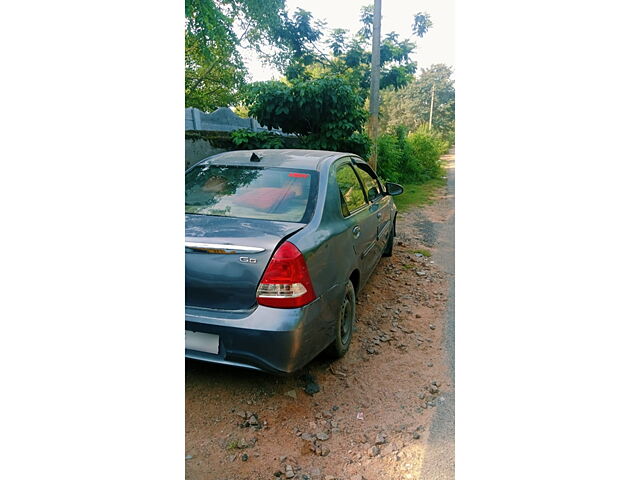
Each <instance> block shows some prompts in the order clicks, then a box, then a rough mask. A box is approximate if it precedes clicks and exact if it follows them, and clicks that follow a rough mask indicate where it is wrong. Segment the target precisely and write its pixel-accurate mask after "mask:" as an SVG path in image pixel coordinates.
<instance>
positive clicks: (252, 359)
mask: <svg viewBox="0 0 640 480" xmlns="http://www.w3.org/2000/svg"><path fill="white" fill-rule="evenodd" d="M338 290H339V289H332V290H331V291H330V292H329V293H328V294H325V295H323V296H322V297H321V298H318V299H316V300H315V301H313V302H312V303H310V304H308V305H305V306H304V307H301V308H291V309H283V308H271V307H264V306H262V305H258V306H257V307H256V308H254V309H253V310H250V311H241V312H239V311H224V310H209V309H203V308H196V307H189V306H187V307H186V311H185V330H186V331H191V332H200V333H210V334H214V335H218V338H219V345H218V353H217V354H213V353H207V352H202V351H196V350H191V349H187V348H185V356H186V357H187V358H192V359H196V360H201V361H205V362H212V363H220V364H226V365H233V366H239V367H245V368H252V369H257V370H263V371H266V372H271V373H291V372H295V371H296V370H299V369H300V368H302V367H303V366H304V365H306V364H307V363H308V362H309V361H311V360H312V359H313V358H314V357H315V356H316V355H317V354H318V353H320V352H321V351H322V350H323V349H324V348H326V347H327V345H329V343H330V342H331V341H332V340H333V338H334V336H335V332H334V325H335V323H334V322H335V312H337V305H338V303H337V302H338V297H337V295H336V293H337V291H338ZM332 312H333V313H332Z"/></svg>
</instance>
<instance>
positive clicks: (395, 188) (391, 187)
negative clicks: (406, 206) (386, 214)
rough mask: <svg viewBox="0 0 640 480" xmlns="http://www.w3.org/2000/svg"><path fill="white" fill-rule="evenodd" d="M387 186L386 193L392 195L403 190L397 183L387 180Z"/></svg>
mask: <svg viewBox="0 0 640 480" xmlns="http://www.w3.org/2000/svg"><path fill="white" fill-rule="evenodd" d="M385 187H387V193H388V194H389V195H391V196H393V197H395V196H396V195H401V194H402V193H403V192H404V187H403V186H402V185H398V184H397V183H391V182H387V183H386V184H385Z"/></svg>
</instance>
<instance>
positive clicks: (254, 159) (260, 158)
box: [251, 152, 262, 162]
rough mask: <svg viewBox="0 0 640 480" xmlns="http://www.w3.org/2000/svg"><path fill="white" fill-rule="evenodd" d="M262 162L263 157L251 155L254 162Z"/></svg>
mask: <svg viewBox="0 0 640 480" xmlns="http://www.w3.org/2000/svg"><path fill="white" fill-rule="evenodd" d="M260 160H262V157H259V156H258V155H257V154H256V152H253V153H252V154H251V161H252V162H259V161H260Z"/></svg>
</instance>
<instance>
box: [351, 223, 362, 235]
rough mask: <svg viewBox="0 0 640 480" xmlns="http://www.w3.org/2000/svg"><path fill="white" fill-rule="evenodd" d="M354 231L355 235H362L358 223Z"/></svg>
mask: <svg viewBox="0 0 640 480" xmlns="http://www.w3.org/2000/svg"><path fill="white" fill-rule="evenodd" d="M352 232H353V237H354V238H358V237H359V236H360V227H359V226H358V225H356V226H355V227H353V230H352Z"/></svg>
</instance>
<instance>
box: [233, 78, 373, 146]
mask: <svg viewBox="0 0 640 480" xmlns="http://www.w3.org/2000/svg"><path fill="white" fill-rule="evenodd" d="M244 102H245V104H246V105H247V107H248V112H249V115H251V116H253V117H255V118H256V119H257V120H258V121H259V122H260V123H261V124H262V125H265V126H267V127H269V128H281V129H282V131H283V132H285V133H294V134H296V135H299V136H301V137H303V138H302V139H301V141H302V144H303V145H304V146H306V147H307V148H315V149H320V150H341V149H343V148H345V147H349V148H353V149H354V150H358V151H360V152H362V151H366V150H368V142H367V139H366V138H365V137H364V136H363V135H362V128H363V125H364V123H365V121H366V119H367V112H366V111H365V110H364V108H363V107H362V105H363V103H364V101H363V98H362V97H361V96H359V95H358V94H357V93H356V92H355V91H354V89H353V88H352V87H351V86H350V85H349V84H348V82H346V81H345V80H344V79H341V78H337V77H333V78H319V79H314V80H307V81H305V80H296V81H294V82H292V83H291V84H287V83H284V82H276V81H269V82H257V83H253V84H250V85H248V87H247V88H246V89H245V94H244ZM348 151H353V150H348ZM353 153H358V152H356V151H353Z"/></svg>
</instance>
